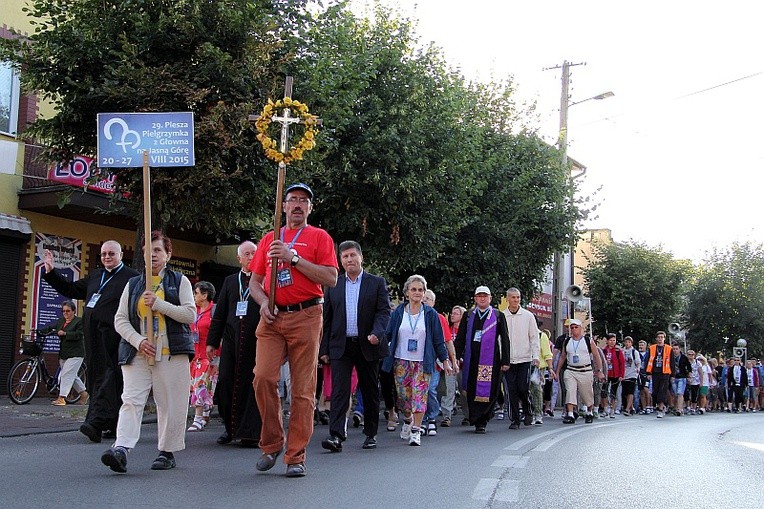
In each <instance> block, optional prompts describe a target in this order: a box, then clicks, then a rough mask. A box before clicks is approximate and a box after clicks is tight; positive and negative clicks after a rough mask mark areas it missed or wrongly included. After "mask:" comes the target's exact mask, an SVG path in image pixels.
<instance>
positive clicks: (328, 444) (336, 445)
mask: <svg viewBox="0 0 764 509" xmlns="http://www.w3.org/2000/svg"><path fill="white" fill-rule="evenodd" d="M365 444H366V442H364V445H365ZM321 447H323V448H324V449H326V450H327V451H332V452H342V440H340V437H335V436H334V435H332V436H330V437H329V438H327V439H324V441H322V442H321Z"/></svg>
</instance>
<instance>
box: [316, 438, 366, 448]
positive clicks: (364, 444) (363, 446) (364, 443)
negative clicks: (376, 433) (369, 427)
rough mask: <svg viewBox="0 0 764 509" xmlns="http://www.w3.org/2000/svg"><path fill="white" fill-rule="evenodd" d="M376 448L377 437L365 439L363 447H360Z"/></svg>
mask: <svg viewBox="0 0 764 509" xmlns="http://www.w3.org/2000/svg"><path fill="white" fill-rule="evenodd" d="M321 445H323V444H321ZM376 448H377V437H366V440H364V441H363V445H362V446H361V449H376Z"/></svg>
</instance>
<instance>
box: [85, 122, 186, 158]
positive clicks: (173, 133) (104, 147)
mask: <svg viewBox="0 0 764 509" xmlns="http://www.w3.org/2000/svg"><path fill="white" fill-rule="evenodd" d="M97 122H98V166H99V167H100V168H140V167H142V166H143V152H144V151H148V153H149V166H153V167H172V166H194V165H195V164H196V161H195V158H194V114H193V113H192V112H190V111H188V112H172V113H167V112H165V113H99V114H98V121H97Z"/></svg>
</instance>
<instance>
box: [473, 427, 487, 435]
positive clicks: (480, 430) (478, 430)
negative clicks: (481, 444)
mask: <svg viewBox="0 0 764 509" xmlns="http://www.w3.org/2000/svg"><path fill="white" fill-rule="evenodd" d="M475 433H477V434H478V435H485V426H479V425H478V426H475Z"/></svg>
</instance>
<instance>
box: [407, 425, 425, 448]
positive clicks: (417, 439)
mask: <svg viewBox="0 0 764 509" xmlns="http://www.w3.org/2000/svg"><path fill="white" fill-rule="evenodd" d="M409 445H422V430H421V429H419V428H417V429H412V430H411V433H410V434H409Z"/></svg>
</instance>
